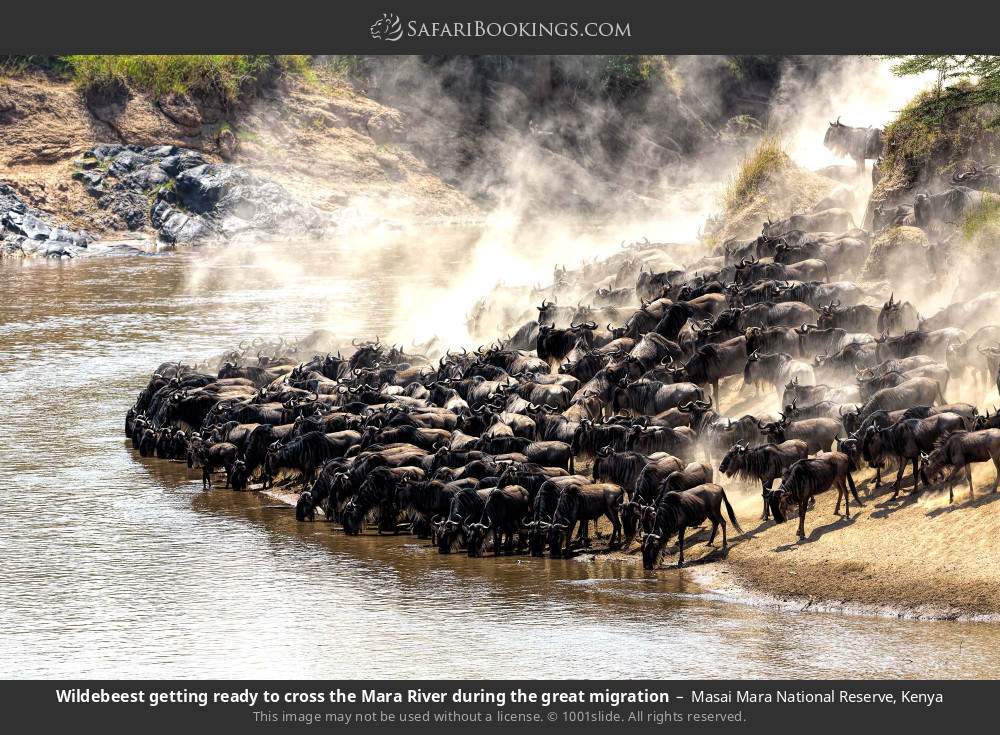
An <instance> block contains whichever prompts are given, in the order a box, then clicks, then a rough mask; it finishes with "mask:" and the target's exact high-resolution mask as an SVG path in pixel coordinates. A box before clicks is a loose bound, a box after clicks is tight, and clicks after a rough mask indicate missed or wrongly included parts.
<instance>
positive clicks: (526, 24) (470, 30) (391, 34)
mask: <svg viewBox="0 0 1000 735" xmlns="http://www.w3.org/2000/svg"><path fill="white" fill-rule="evenodd" d="M369 31H370V32H371V35H372V38H374V39H375V40H376V41H398V40H399V39H401V38H402V37H403V36H406V37H407V38H630V37H631V36H632V29H631V28H630V27H629V24H628V23H627V22H622V21H587V22H579V21H518V22H514V21H511V22H504V23H500V22H492V21H491V22H486V21H482V20H470V21H450V22H447V23H442V22H438V21H431V22H421V21H416V20H411V21H407V22H406V24H405V25H404V24H403V22H402V21H401V20H400V19H399V16H398V15H396V14H395V13H382V17H381V18H379V19H378V20H377V21H375V22H374V23H372V25H371V28H369Z"/></svg>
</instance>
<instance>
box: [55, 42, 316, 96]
mask: <svg viewBox="0 0 1000 735" xmlns="http://www.w3.org/2000/svg"><path fill="white" fill-rule="evenodd" d="M61 58H62V59H63V60H64V62H65V64H66V68H67V71H68V73H69V74H70V76H71V77H72V78H73V79H74V81H76V82H77V84H79V85H80V87H81V88H83V89H85V90H94V89H100V88H102V87H108V86H114V85H119V84H126V85H129V86H133V87H135V88H137V89H141V90H144V91H148V92H152V93H153V94H156V95H160V96H162V95H166V94H170V93H171V92H176V93H187V92H202V93H214V94H218V95H220V96H221V97H222V98H223V99H224V100H226V101H229V102H233V101H235V100H236V99H237V98H238V97H239V96H240V94H241V93H242V92H244V91H245V90H246V89H247V88H248V87H252V86H253V85H255V84H257V83H259V82H260V81H262V80H264V79H265V78H268V77H270V76H273V75H276V74H281V73H290V74H299V75H305V74H306V73H307V71H308V69H309V62H308V58H307V57H305V56H271V55H252V56H251V55H237V54H228V55H221V54H216V55H97V54H90V55H76V56H64V57H61Z"/></svg>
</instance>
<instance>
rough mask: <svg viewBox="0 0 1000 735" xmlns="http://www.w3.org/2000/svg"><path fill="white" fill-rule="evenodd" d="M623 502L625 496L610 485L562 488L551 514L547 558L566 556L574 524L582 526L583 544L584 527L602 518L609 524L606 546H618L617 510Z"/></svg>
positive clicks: (618, 489)
mask: <svg viewBox="0 0 1000 735" xmlns="http://www.w3.org/2000/svg"><path fill="white" fill-rule="evenodd" d="M624 499H625V493H624V492H623V491H622V489H621V488H620V487H618V485H615V484H613V483H595V484H588V485H583V486H581V485H575V484H574V485H569V486H567V487H565V488H563V490H562V492H561V493H560V494H559V500H558V502H557V503H556V508H555V511H554V513H553V514H552V524H551V525H550V526H549V537H548V544H549V555H550V556H552V557H554V558H557V557H560V556H564V555H568V554H569V541H570V538H571V537H572V535H573V528H574V526H576V524H577V523H581V524H583V530H584V543H586V526H587V524H588V523H589V522H590V521H596V520H597V519H599V518H601V517H606V518H607V519H608V520H609V521H611V526H612V532H611V540H610V541H609V542H608V543H609V545H615V544H616V543H621V540H622V523H621V517H620V516H619V511H620V510H621V505H622V502H623V501H624ZM564 545H565V548H564Z"/></svg>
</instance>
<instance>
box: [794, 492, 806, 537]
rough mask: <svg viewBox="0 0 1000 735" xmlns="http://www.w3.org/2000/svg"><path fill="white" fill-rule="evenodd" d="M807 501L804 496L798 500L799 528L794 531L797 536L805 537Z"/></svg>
mask: <svg viewBox="0 0 1000 735" xmlns="http://www.w3.org/2000/svg"><path fill="white" fill-rule="evenodd" d="M807 505H808V501H807V500H806V498H802V500H800V501H799V530H798V531H796V532H795V535H796V536H798V537H799V538H805V537H806V506H807Z"/></svg>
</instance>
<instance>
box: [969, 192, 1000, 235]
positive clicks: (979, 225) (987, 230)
mask: <svg viewBox="0 0 1000 735" xmlns="http://www.w3.org/2000/svg"><path fill="white" fill-rule="evenodd" d="M961 230H962V237H964V238H965V239H966V240H967V241H971V240H973V239H975V238H976V236H977V235H980V234H988V235H992V236H994V238H995V237H996V236H997V235H998V234H1000V197H988V198H984V199H983V202H982V203H981V204H980V205H979V206H978V207H975V208H974V209H972V210H970V211H969V212H968V213H966V215H965V217H964V218H963V219H962V226H961Z"/></svg>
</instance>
